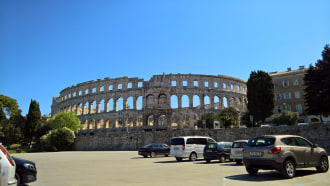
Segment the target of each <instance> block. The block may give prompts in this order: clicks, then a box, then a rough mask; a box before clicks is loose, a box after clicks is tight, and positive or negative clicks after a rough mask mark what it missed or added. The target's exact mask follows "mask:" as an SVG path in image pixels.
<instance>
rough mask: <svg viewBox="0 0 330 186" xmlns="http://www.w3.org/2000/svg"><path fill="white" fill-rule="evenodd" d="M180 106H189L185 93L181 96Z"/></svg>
mask: <svg viewBox="0 0 330 186" xmlns="http://www.w3.org/2000/svg"><path fill="white" fill-rule="evenodd" d="M181 105H182V108H189V97H188V96H187V95H183V96H182V98H181Z"/></svg>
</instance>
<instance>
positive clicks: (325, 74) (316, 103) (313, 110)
mask: <svg viewBox="0 0 330 186" xmlns="http://www.w3.org/2000/svg"><path fill="white" fill-rule="evenodd" d="M329 62H330V48H329V45H325V47H324V50H323V51H322V60H318V61H317V62H316V64H315V67H314V66H313V65H312V64H311V65H310V67H309V69H308V70H307V73H306V74H305V77H304V81H305V85H306V88H305V103H306V105H307V109H306V111H307V113H308V114H310V115H320V120H321V122H323V120H322V115H324V116H328V115H329V114H330V107H329V103H330V64H329Z"/></svg>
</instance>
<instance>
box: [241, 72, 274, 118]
mask: <svg viewBox="0 0 330 186" xmlns="http://www.w3.org/2000/svg"><path fill="white" fill-rule="evenodd" d="M247 98H248V105H247V108H248V110H249V111H250V112H251V114H252V115H253V119H254V120H255V121H262V122H264V121H265V119H266V118H267V117H269V116H271V115H272V114H273V110H274V107H275V100H274V99H275V98H274V83H273V80H272V77H271V76H270V75H269V74H268V73H266V72H263V71H258V72H255V71H253V72H251V74H250V78H249V79H248V81H247Z"/></svg>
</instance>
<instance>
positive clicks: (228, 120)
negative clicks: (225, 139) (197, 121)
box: [219, 107, 239, 128]
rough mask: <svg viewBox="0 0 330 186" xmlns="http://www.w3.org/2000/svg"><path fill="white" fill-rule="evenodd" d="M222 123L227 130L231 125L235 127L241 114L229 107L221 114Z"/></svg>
mask: <svg viewBox="0 0 330 186" xmlns="http://www.w3.org/2000/svg"><path fill="white" fill-rule="evenodd" d="M219 117H220V122H221V124H222V125H223V126H225V128H228V127H230V126H231V125H235V124H237V122H238V118H239V114H238V112H237V110H236V109H235V108H233V107H228V108H225V109H223V110H221V112H220V114H219Z"/></svg>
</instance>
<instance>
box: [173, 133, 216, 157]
mask: <svg viewBox="0 0 330 186" xmlns="http://www.w3.org/2000/svg"><path fill="white" fill-rule="evenodd" d="M207 143H215V140H214V139H212V138H210V137H207V136H181V137H174V138H172V139H171V149H170V156H172V157H175V158H176V160H177V161H182V158H189V160H190V161H195V160H196V159H197V158H199V157H203V153H204V147H205V145H206V144H207Z"/></svg>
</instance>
